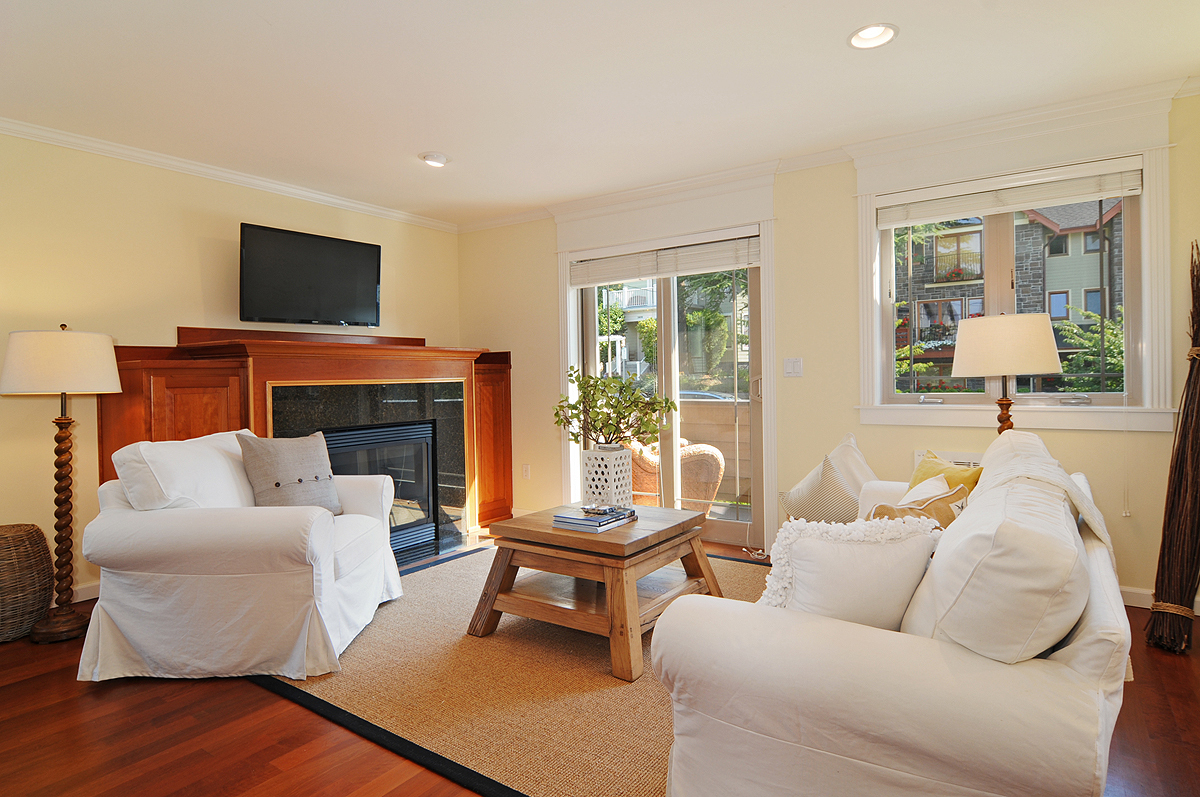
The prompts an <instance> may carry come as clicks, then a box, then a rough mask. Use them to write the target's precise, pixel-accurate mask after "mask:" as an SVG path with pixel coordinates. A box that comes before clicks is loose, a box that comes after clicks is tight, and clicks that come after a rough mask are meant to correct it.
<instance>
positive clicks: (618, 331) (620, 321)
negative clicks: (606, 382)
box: [596, 291, 625, 363]
mask: <svg viewBox="0 0 1200 797" xmlns="http://www.w3.org/2000/svg"><path fill="white" fill-rule="evenodd" d="M603 293H604V292H603V291H596V303H597V308H596V323H597V326H598V327H599V331H600V336H601V337H604V336H607V335H624V334H625V311H624V310H622V309H621V305H619V304H617V303H615V302H613V303H612V304H607V305H606V304H604V302H603ZM615 352H616V347H615V346H613V345H612V344H611V343H609V344H605V343H601V344H600V362H601V363H607V362H608V361H609V358H610V356H611V354H613V353H615Z"/></svg>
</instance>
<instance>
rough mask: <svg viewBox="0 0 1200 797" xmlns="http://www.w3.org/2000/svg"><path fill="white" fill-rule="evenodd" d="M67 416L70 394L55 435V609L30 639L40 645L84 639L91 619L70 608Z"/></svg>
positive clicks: (71, 571) (64, 396) (36, 626)
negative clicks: (78, 638)
mask: <svg viewBox="0 0 1200 797" xmlns="http://www.w3.org/2000/svg"><path fill="white" fill-rule="evenodd" d="M73 423H75V421H74V420H72V419H71V418H70V417H68V416H67V394H66V393H63V394H62V415H60V416H59V417H58V418H55V419H54V425H55V426H57V427H58V433H57V434H55V435H54V443H55V445H54V454H55V460H54V468H55V471H54V479H55V483H54V506H55V510H54V518H55V523H54V591H55V593H57V598H55V606H54V607H53V608H52V609H50V611H49V612H48V613H47V614H46V616H45V617H43V618H42V619H41V620H38V621H37V623H35V624H34V626H33V628H32V629H31V630H30V632H29V638H30V639H31V640H32V641H34V642H37V643H39V644H44V643H47V642H63V641H65V640H68V639H75V638H76V637H80V636H83V634H84V632H85V631H87V626H88V618H86V617H84V616H83V615H82V614H79V613H78V612H76V611H75V610H74V609H73V608H71V599H72V598H73V597H74V593H73V591H72V589H71V587H72V586H73V585H74V583H75V582H74V572H75V568H74V565H73V555H72V550H71V549H72V542H71V532H72V529H71V523H72V517H71V512H72V510H73V509H74V507H73V506H72V504H71V498H72V497H73V494H72V492H71V471H72V467H71V424H73Z"/></svg>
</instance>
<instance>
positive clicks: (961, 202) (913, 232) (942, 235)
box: [877, 170, 1141, 404]
mask: <svg viewBox="0 0 1200 797" xmlns="http://www.w3.org/2000/svg"><path fill="white" fill-rule="evenodd" d="M1140 188H1141V172H1140V171H1134V170H1130V171H1127V172H1118V173H1112V174H1104V175H1095V176H1091V177H1087V178H1083V179H1075V180H1064V181H1061V182H1050V183H1043V184H1036V183H1035V184H1032V185H1030V184H1018V185H1017V186H1016V187H1015V188H1013V189H1011V190H1007V191H988V192H983V193H980V194H975V195H972V194H963V195H957V196H950V197H945V198H939V199H934V200H928V201H925V202H914V203H910V204H906V205H902V206H882V205H881V206H880V207H879V208H878V210H877V220H878V226H879V228H880V252H881V253H888V254H889V255H890V259H891V262H890V263H889V264H887V267H885V272H884V273H885V279H886V280H887V283H886V291H887V294H889V295H890V299H891V302H890V303H889V305H888V307H890V314H891V318H890V319H887V320H885V324H886V325H887V326H890V327H891V328H892V329H894V335H893V339H892V352H891V356H890V357H887V358H885V360H884V362H882V363H881V365H882V368H883V371H884V373H883V374H882V384H883V385H885V386H888V387H885V389H884V391H883V396H882V400H883V402H884V403H885V404H886V403H897V404H910V403H916V402H917V401H918V400H920V401H922V402H924V400H925V397H926V396H927V394H930V393H935V394H943V393H944V394H951V395H947V396H945V397H944V398H939V399H938V402H940V403H964V404H972V403H975V404H983V403H987V402H989V401H994V400H995V399H994V397H993V398H989V396H996V395H999V393H1000V377H994V378H988V379H986V380H985V379H983V378H972V379H961V378H960V379H954V378H952V377H950V373H951V370H952V367H953V361H954V346H955V339H956V336H957V327H958V322H959V320H960V319H961V318H962V317H963V311H964V310H965V311H966V313H967V315H968V316H977V315H983V314H992V313H1014V312H1015V313H1048V314H1049V315H1050V317H1051V320H1052V321H1053V322H1054V327H1055V338H1056V340H1057V342H1058V349H1059V357H1060V360H1061V361H1062V364H1063V374H1062V375H1061V376H1060V375H1038V374H1026V375H1015V376H1016V392H1017V393H1025V394H1030V395H1029V396H1028V397H1029V398H1032V399H1037V400H1038V401H1041V402H1043V403H1046V404H1058V403H1059V400H1060V398H1062V399H1065V400H1066V403H1078V397H1075V398H1072V397H1071V396H1072V395H1073V394H1079V393H1087V394H1090V396H1091V398H1090V399H1089V401H1090V402H1091V403H1097V404H1106V403H1107V404H1122V403H1124V402H1125V401H1126V400H1127V398H1126V396H1125V384H1126V382H1125V358H1124V352H1125V349H1126V326H1125V320H1126V319H1125V307H1124V304H1125V302H1124V295H1125V293H1126V287H1125V286H1126V282H1127V280H1129V279H1130V278H1133V279H1138V278H1139V277H1140V272H1139V271H1138V252H1137V251H1130V252H1126V251H1125V246H1124V241H1125V240H1126V238H1127V237H1130V236H1131V234H1132V235H1133V236H1134V237H1135V238H1136V230H1134V229H1133V228H1132V225H1136V223H1137V220H1138V219H1139V212H1138V209H1139V199H1140V197H1139V196H1138V195H1137V194H1138V192H1139V191H1140ZM1089 194H1090V196H1088V195H1089ZM1058 197H1061V198H1062V199H1061V200H1059V201H1056V199H1057V198H1058ZM1062 200H1067V201H1062ZM974 209H978V210H979V211H983V212H980V213H978V214H977V215H967V214H965V213H962V211H970V210H974ZM956 210H957V211H958V213H954V215H950V214H951V213H953V212H954V211H956ZM939 213H940V214H945V215H935V214H939ZM910 220H911V221H910ZM1130 220H1132V221H1130ZM912 222H916V223H912ZM1089 235H1090V236H1092V238H1093V239H1094V240H1095V242H1096V243H1095V245H1094V246H1092V247H1091V249H1090V251H1088V247H1087V246H1085V245H1083V244H1081V243H1076V244H1075V245H1074V246H1072V245H1071V244H1070V243H1069V242H1070V240H1071V238H1072V237H1074V238H1076V239H1077V240H1078V241H1084V240H1085V239H1086V238H1087V236H1089ZM985 264H986V268H985ZM1072 296H1075V297H1078V298H1081V299H1083V300H1084V305H1085V306H1084V307H1083V308H1080V307H1077V306H1074V305H1072V303H1071V297H1072ZM1102 296H1108V297H1109V298H1110V300H1111V302H1110V303H1108V304H1106V303H1105V302H1102V301H1101V297H1102ZM1084 311H1086V314H1085V312H1084ZM1060 394H1066V395H1065V396H1064V395H1060Z"/></svg>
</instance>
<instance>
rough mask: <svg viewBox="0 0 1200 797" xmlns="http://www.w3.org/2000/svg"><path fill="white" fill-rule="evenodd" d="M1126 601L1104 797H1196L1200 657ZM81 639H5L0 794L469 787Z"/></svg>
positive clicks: (431, 795)
mask: <svg viewBox="0 0 1200 797" xmlns="http://www.w3.org/2000/svg"><path fill="white" fill-rule="evenodd" d="M713 553H720V554H721V555H726V556H728V555H735V554H738V555H740V551H739V550H738V549H735V548H727V549H721V550H713ZM80 609H81V610H84V611H87V610H90V602H89V603H85V604H82V605H80ZM1128 611H1129V616H1130V622H1131V624H1132V626H1133V629H1134V645H1133V666H1134V674H1135V676H1136V680H1135V681H1134V682H1133V683H1130V684H1126V688H1125V704H1124V707H1123V708H1122V710H1121V716H1120V719H1119V720H1118V722H1117V727H1116V733H1115V735H1114V738H1113V743H1112V748H1111V763H1110V766H1109V779H1108V789H1107V790H1106V792H1105V795H1106V797H1187V796H1188V795H1196V796H1197V797H1200V756H1198V755H1197V754H1196V750H1197V747H1198V745H1200V655H1198V654H1197V652H1196V651H1195V650H1194V649H1193V650H1192V651H1190V652H1189V653H1188V654H1186V655H1183V656H1177V655H1175V654H1171V653H1166V652H1164V651H1161V650H1157V649H1155V648H1149V647H1147V646H1146V644H1145V642H1144V636H1143V635H1142V628H1143V627H1144V625H1145V622H1146V620H1147V618H1148V617H1149V612H1148V611H1146V610H1144V609H1129V610H1128ZM81 649H82V640H78V639H77V640H71V641H69V642H60V643H57V644H53V645H34V644H33V643H31V642H30V641H29V640H28V638H26V639H20V640H17V641H15V642H8V643H4V644H0V793H3V794H5V795H29V796H30V797H40V796H41V795H45V796H46V797H51V796H52V795H53V796H55V797H58V796H59V795H61V796H62V797H70V796H72V795H80V797H82V796H84V795H86V796H87V797H96V796H98V795H113V797H118V795H119V796H120V797H125V796H126V795H137V796H138V797H155V796H157V795H164V796H165V795H177V796H180V797H182V795H249V796H252V797H276V796H281V795H289V796H290V795H326V794H328V795H339V796H340V797H384V795H407V796H408V797H469V795H472V794H474V792H471V791H468V790H466V789H464V788H462V787H460V786H457V785H455V784H454V783H451V782H450V781H448V780H446V779H445V778H443V777H441V776H440V775H436V774H434V773H432V772H430V771H428V770H426V769H424V768H422V767H420V766H418V765H416V764H413V763H411V762H409V761H407V760H405V759H403V758H401V757H400V756H397V755H395V754H394V753H391V752H389V751H387V750H385V749H384V748H382V747H379V746H377V745H375V744H374V743H372V742H369V741H367V740H365V739H362V738H361V737H359V736H357V735H355V734H353V733H351V732H350V731H347V730H345V729H343V728H341V727H340V726H338V725H335V724H333V723H331V722H329V721H327V720H324V719H322V718H320V717H318V716H317V715H315V714H313V713H311V712H309V711H307V710H306V709H303V708H301V707H300V706H298V705H296V704H295V703H292V702H291V701H289V700H286V699H284V698H281V697H278V696H276V695H274V694H272V693H270V692H268V691H266V690H265V689H261V688H259V687H257V686H255V685H254V684H252V683H250V682H248V681H246V680H244V679H241V678H213V679H205V680H169V679H152V678H126V679H118V680H115V681H107V682H103V683H99V684H96V683H80V682H78V681H76V680H75V671H76V668H77V666H78V663H79V654H80V651H81Z"/></svg>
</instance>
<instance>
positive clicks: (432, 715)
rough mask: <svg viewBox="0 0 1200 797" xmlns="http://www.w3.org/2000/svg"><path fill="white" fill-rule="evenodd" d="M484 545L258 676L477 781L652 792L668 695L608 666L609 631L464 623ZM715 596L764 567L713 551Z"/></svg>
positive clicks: (444, 770) (655, 796)
mask: <svg viewBox="0 0 1200 797" xmlns="http://www.w3.org/2000/svg"><path fill="white" fill-rule="evenodd" d="M492 556H493V549H490V548H488V549H483V550H481V551H477V552H474V553H471V554H468V555H465V556H463V557H460V558H458V559H454V560H451V561H449V562H445V563H442V564H438V565H437V566H434V567H429V568H426V569H424V570H419V571H417V572H414V573H409V574H407V575H404V576H403V584H404V596H403V597H401V598H398V599H397V600H394V601H392V602H391V603H388V604H385V605H383V606H380V607H379V610H378V612H377V613H376V614H375V619H374V621H373V622H372V623H371V624H370V625H369V626H367V628H366V629H365V630H364V631H363V632H362V634H360V635H359V636H358V638H357V639H355V640H354V642H352V643H351V645H350V647H349V648H347V649H346V651H345V652H344V653H343V654H342V656H341V665H342V671H341V672H340V673H333V674H330V675H324V676H318V677H315V678H310V679H308V680H307V681H288V680H285V679H278V678H270V677H263V676H257V677H255V678H253V679H252V680H254V681H255V682H256V683H259V684H260V685H262V686H265V687H266V688H269V689H272V691H276V692H278V693H280V694H283V695H285V696H287V697H290V698H292V699H294V700H296V701H297V702H300V703H301V704H303V705H305V706H307V707H309V708H311V709H312V710H314V711H317V712H318V713H321V714H324V715H325V716H327V717H329V718H330V719H332V720H333V721H335V722H338V723H340V724H342V725H345V726H347V727H349V728H350V729H351V730H354V731H356V732H358V733H360V734H362V735H363V736H366V737H367V738H370V739H372V740H373V741H376V742H378V743H380V744H382V745H384V746H385V747H389V748H390V749H393V750H395V751H396V752H397V753H399V754H401V755H403V756H405V757H406V758H409V759H412V760H414V761H416V762H417V763H419V764H422V765H423V766H425V767H427V768H429V769H432V770H434V771H436V772H439V773H441V774H442V775H445V776H446V777H448V778H450V779H451V780H453V781H455V782H457V783H459V784H461V785H463V786H466V787H467V788H470V789H472V790H474V791H476V792H479V793H480V794H483V795H489V797H490V795H528V797H578V795H593V794H604V795H611V797H643V796H644V797H659V795H661V794H663V792H664V790H665V788H666V776H667V751H668V749H669V748H670V746H671V701H670V698H669V697H668V695H667V691H666V689H665V688H664V687H663V686H662V684H660V683H659V682H658V679H657V678H656V677H655V676H654V673H653V671H652V670H651V669H650V638H651V636H652V634H653V632H652V631H651V632H649V633H647V634H645V635H644V636H643V637H642V654H643V656H644V657H645V667H646V669H645V674H644V675H643V676H642V677H641V678H639V679H638V680H637V681H634V682H633V683H626V682H625V681H621V680H618V679H616V678H614V677H613V676H612V674H611V659H610V658H609V647H608V639H607V638H605V637H600V636H595V635H592V634H586V633H583V632H581V631H574V630H572V629H569V628H560V627H558V626H554V625H550V624H547V623H541V622H537V621H534V620H526V619H524V618H521V617H514V616H512V615H507V614H506V615H504V617H503V618H502V619H501V621H500V625H499V627H498V628H497V630H496V632H495V633H493V634H491V635H490V636H487V637H482V638H480V637H473V636H468V635H467V625H468V624H469V623H470V621H471V615H472V613H473V612H474V611H475V604H476V602H477V601H478V600H479V593H480V591H481V590H482V588H483V583H484V579H485V578H486V577H487V572H488V568H489V567H490V566H491V562H492ZM712 566H713V570H714V572H715V574H716V576H717V581H718V583H719V584H720V585H721V589H722V591H723V592H724V594H725V596H726V597H727V598H733V599H735V600H745V601H753V600H757V599H758V597H759V595H761V594H762V591H763V586H764V584H765V580H766V576H767V572H768V568H767V567H765V566H763V565H759V564H752V563H746V562H735V561H731V560H724V559H712Z"/></svg>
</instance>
